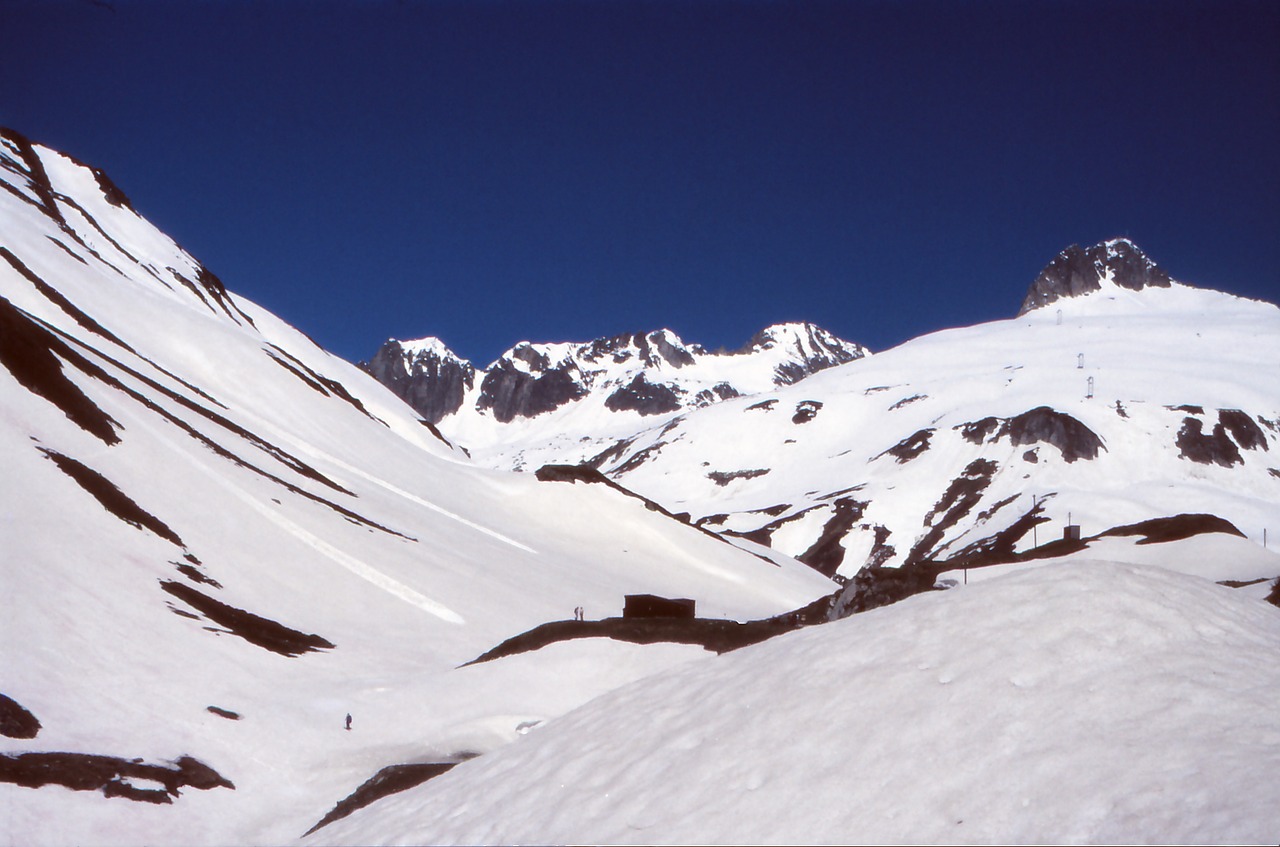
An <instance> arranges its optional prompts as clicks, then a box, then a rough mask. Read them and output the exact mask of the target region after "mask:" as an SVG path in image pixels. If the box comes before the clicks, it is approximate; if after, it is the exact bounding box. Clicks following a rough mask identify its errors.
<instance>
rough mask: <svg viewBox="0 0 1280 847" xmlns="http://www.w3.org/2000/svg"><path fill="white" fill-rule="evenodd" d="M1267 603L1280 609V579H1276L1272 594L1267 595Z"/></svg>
mask: <svg viewBox="0 0 1280 847" xmlns="http://www.w3.org/2000/svg"><path fill="white" fill-rule="evenodd" d="M1267 602H1268V603H1270V604H1271V605H1273V606H1276V607H1280V577H1276V581H1275V582H1273V583H1272V584H1271V593H1270V594H1268V595H1267Z"/></svg>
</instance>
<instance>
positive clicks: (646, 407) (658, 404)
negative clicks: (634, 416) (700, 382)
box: [604, 374, 680, 415]
mask: <svg viewBox="0 0 1280 847" xmlns="http://www.w3.org/2000/svg"><path fill="white" fill-rule="evenodd" d="M604 405H605V408H606V409H608V410H609V411H611V412H621V411H624V410H630V411H633V412H639V413H640V414H641V415H661V414H665V413H667V412H678V411H680V399H679V398H678V397H677V396H676V393H675V391H674V390H672V388H671V386H669V385H662V384H658V385H655V384H653V383H652V382H649V380H647V379H645V377H644V374H636V376H635V379H633V380H631V382H630V383H628V384H627V385H624V386H622V387H621V388H619V389H618V390H617V391H614V392H613V393H612V394H610V395H609V396H608V397H607V398H605V401H604Z"/></svg>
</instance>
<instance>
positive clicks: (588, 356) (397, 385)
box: [360, 323, 868, 424]
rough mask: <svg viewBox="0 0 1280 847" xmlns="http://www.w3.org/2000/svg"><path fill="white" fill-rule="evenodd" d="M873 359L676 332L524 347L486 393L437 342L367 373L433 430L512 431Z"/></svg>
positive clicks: (788, 332) (820, 343)
mask: <svg viewBox="0 0 1280 847" xmlns="http://www.w3.org/2000/svg"><path fill="white" fill-rule="evenodd" d="M867 352H868V351H867V349H866V348H865V347H862V346H861V345H858V344H853V343H850V342H848V341H843V340H841V339H839V338H837V337H836V336H834V335H832V334H831V333H829V332H827V331H826V330H824V329H821V328H820V327H816V326H814V325H813V324H808V323H791V324H776V325H774V326H770V327H767V328H765V329H763V330H761V331H760V332H758V333H756V335H755V336H754V337H753V338H752V339H751V341H750V343H748V344H747V345H746V346H745V347H743V348H741V349H740V350H735V351H732V352H723V351H720V352H708V351H707V350H706V349H705V348H703V347H702V346H701V345H698V344H687V343H685V342H684V341H682V340H681V339H680V337H679V336H677V335H676V334H675V333H674V332H672V331H671V330H668V329H659V330H655V331H653V332H648V333H639V332H629V333H622V334H620V335H614V336H609V337H605V338H597V339H595V340H594V341H588V342H586V343H584V344H577V343H557V344H532V343H529V342H521V343H520V344H517V345H516V346H515V347H512V348H511V349H510V350H508V351H507V352H506V353H504V354H502V356H500V357H499V358H498V360H497V361H495V362H494V363H493V364H491V365H489V367H488V368H486V369H485V370H484V371H483V372H481V374H480V380H479V385H478V386H477V385H476V382H477V380H476V376H477V371H476V368H475V367H474V366H473V365H472V364H471V363H470V362H468V361H466V360H465V359H462V358H460V357H458V356H457V355H455V354H454V353H453V352H452V351H450V350H449V348H448V347H446V346H445V345H444V344H443V343H442V342H441V341H440V340H439V339H437V338H423V339H420V340H417V341H403V342H402V341H396V340H395V339H392V340H389V341H387V342H386V343H385V344H383V345H382V347H381V348H380V349H379V350H378V352H377V353H376V354H375V355H374V356H373V358H372V359H370V360H369V361H367V362H361V363H360V367H361V368H363V369H364V370H365V371H367V372H368V373H369V374H371V375H372V376H373V377H374V378H375V379H377V380H378V381H379V382H381V383H382V384H383V385H385V386H387V387H388V388H390V389H391V391H392V392H394V393H395V394H396V396H398V397H400V398H401V399H402V400H404V401H405V402H406V403H408V404H409V405H410V406H412V407H413V408H414V410H416V411H417V412H418V414H420V415H422V417H423V418H424V419H425V420H427V421H428V422H430V423H433V424H434V423H439V422H441V421H442V420H443V419H445V418H447V417H449V416H451V415H454V414H456V413H457V412H459V411H460V410H462V409H464V408H465V407H466V406H468V405H471V406H473V407H474V408H475V409H477V410H480V411H485V412H489V413H491V414H492V416H493V419H495V420H497V421H499V422H500V423H509V422H511V421H513V420H515V419H517V418H532V417H537V416H538V415H542V414H546V413H547V412H551V411H554V410H556V409H559V408H560V407H562V406H564V405H566V404H568V403H571V402H573V401H576V400H579V399H583V398H586V397H588V396H595V397H599V398H602V399H601V402H603V404H604V406H605V408H607V409H608V410H609V411H612V412H635V413H638V414H640V415H642V416H648V415H662V414H670V413H674V412H679V411H682V410H684V409H691V408H700V407H703V406H708V405H711V404H713V403H718V402H720V401H721V400H725V399H728V398H730V397H739V396H742V395H745V394H754V393H759V392H763V391H768V390H771V389H773V388H774V387H776V386H779V385H788V384H791V383H794V382H798V381H799V380H801V379H804V378H805V377H807V376H809V375H810V374H814V373H817V372H818V371H821V370H825V369H826V368H830V367H833V366H835V365H840V364H844V363H846V362H852V361H854V360H856V359H860V358H862V357H863V356H865V355H867ZM743 359H749V360H751V361H749V362H744V361H743ZM726 377H730V378H728V379H726Z"/></svg>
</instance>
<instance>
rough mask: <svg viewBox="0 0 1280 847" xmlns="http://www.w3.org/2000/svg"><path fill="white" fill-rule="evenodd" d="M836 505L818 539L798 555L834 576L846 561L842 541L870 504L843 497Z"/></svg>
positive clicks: (828, 575)
mask: <svg viewBox="0 0 1280 847" xmlns="http://www.w3.org/2000/svg"><path fill="white" fill-rule="evenodd" d="M834 505H835V511H834V512H833V513H832V515H831V518H830V519H829V520H828V521H827V522H826V524H825V525H823V527H822V533H821V534H820V535H819V536H818V538H817V540H815V541H814V542H813V544H811V545H809V549H807V550H805V551H804V552H803V553H801V554H800V555H799V556H796V559H797V560H798V561H801V562H804V563H805V564H806V565H808V566H809V567H811V568H813V569H814V570H815V571H817V572H818V573H820V574H822V575H823V576H827V577H830V576H834V575H835V572H836V571H838V570H839V569H840V565H842V564H843V563H844V553H845V550H844V546H843V545H842V544H841V543H840V542H841V541H842V540H844V537H845V536H846V535H848V534H849V530H851V529H853V525H854V524H855V523H857V522H858V520H859V519H861V518H862V514H863V512H865V511H866V508H867V506H868V505H869V504H868V503H865V502H862V501H860V500H854V499H853V498H852V497H842V498H840V499H839V500H836V501H835V504H834Z"/></svg>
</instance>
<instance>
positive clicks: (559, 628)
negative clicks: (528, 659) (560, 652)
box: [463, 612, 802, 667]
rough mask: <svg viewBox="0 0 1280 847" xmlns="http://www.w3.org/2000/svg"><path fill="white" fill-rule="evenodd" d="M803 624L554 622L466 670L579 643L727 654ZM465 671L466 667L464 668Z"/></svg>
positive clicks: (784, 618)
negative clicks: (608, 640) (605, 641)
mask: <svg viewBox="0 0 1280 847" xmlns="http://www.w3.org/2000/svg"><path fill="white" fill-rule="evenodd" d="M801 623H802V620H801V619H800V618H798V617H797V616H796V613H794V612H790V613H787V614H785V615H779V616H777V617H773V618H764V619H762V620H756V621H747V622H746V623H739V622H738V621H725V620H717V619H712V618H604V619H603V620H598V621H551V622H550V623H544V624H541V625H539V626H536V627H534V628H533V629H531V630H529V631H528V632H524V633H521V634H520V635H517V636H514V637H512V638H508V639H507V640H506V641H504V642H502V643H501V644H499V645H498V646H497V647H494V648H493V649H492V650H489V651H488V652H486V653H484V654H482V655H480V656H478V657H476V658H474V659H472V660H471V661H470V662H467V663H466V665H475V664H479V663H481V662H490V661H493V660H494V659H500V658H502V657H503V656H512V655H515V654H517V653H527V652H529V651H531V650H538V649H540V648H542V647H546V646H547V645H548V644H554V643H556V642H558V641H571V640H573V639H576V638H612V639H614V640H615V641H626V642H629V643H631V644H660V643H670V644H694V645H697V646H699V647H702V648H703V649H704V650H710V651H712V652H714V653H727V652H729V651H730V650H736V649H738V648H739V647H745V646H747V645H748V644H755V643H757V642H760V641H764V640H766V639H769V638H772V637H774V636H775V635H779V634H781V633H783V632H787V631H789V630H791V629H795V628H796V627H797V626H799V625H801ZM466 665H463V667H466Z"/></svg>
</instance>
